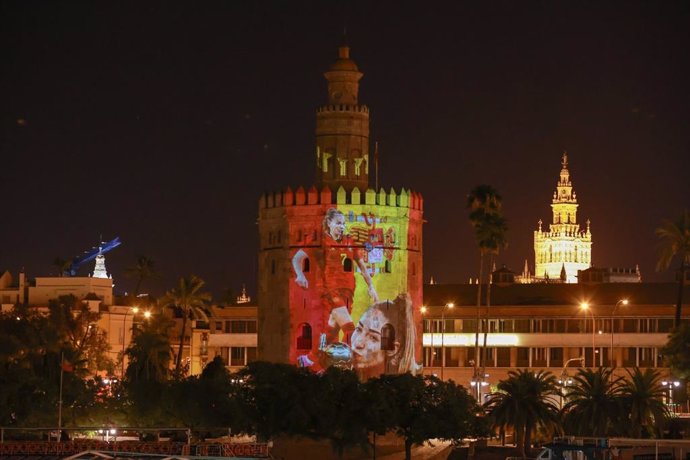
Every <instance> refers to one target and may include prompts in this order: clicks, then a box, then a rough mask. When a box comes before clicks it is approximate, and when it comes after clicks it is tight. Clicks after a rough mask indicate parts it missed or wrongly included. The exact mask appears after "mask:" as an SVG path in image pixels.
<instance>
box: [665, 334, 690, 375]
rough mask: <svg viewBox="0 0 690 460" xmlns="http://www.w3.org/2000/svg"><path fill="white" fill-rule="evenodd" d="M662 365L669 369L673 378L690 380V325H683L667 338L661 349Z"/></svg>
mask: <svg viewBox="0 0 690 460" xmlns="http://www.w3.org/2000/svg"><path fill="white" fill-rule="evenodd" d="M661 354H662V355H663V357H664V364H665V365H666V366H668V367H670V368H671V371H672V373H673V376H675V377H679V378H682V379H685V380H689V379H690V324H689V323H683V324H681V325H680V326H679V327H677V328H675V329H674V330H673V332H671V334H669V336H668V342H666V345H664V348H662V349H661Z"/></svg>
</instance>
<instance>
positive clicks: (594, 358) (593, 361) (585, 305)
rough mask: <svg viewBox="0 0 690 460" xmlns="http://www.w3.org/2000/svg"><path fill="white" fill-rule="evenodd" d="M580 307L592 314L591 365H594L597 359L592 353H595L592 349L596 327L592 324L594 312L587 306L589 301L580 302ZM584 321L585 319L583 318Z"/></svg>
mask: <svg viewBox="0 0 690 460" xmlns="http://www.w3.org/2000/svg"><path fill="white" fill-rule="evenodd" d="M580 308H581V309H582V310H583V311H588V312H589V314H590V315H592V367H594V366H595V364H596V361H597V359H596V355H595V354H594V353H595V349H594V329H596V325H595V324H594V312H593V311H592V309H591V308H590V306H589V303H587V302H582V303H581V304H580ZM585 321H586V319H585Z"/></svg>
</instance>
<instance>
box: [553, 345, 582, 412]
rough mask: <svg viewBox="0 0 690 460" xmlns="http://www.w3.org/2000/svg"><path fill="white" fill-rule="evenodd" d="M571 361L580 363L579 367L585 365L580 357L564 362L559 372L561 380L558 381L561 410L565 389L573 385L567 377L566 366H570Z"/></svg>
mask: <svg viewBox="0 0 690 460" xmlns="http://www.w3.org/2000/svg"><path fill="white" fill-rule="evenodd" d="M573 361H580V363H581V364H580V365H581V366H584V363H585V357H584V356H580V357H579V358H570V359H569V360H567V361H566V362H565V364H564V365H563V370H562V371H561V378H560V379H559V380H558V383H559V385H561V409H562V408H563V399H564V398H565V387H567V386H568V385H570V384H571V383H573V381H572V380H571V379H570V377H568V371H567V368H568V364H570V363H571V362H573Z"/></svg>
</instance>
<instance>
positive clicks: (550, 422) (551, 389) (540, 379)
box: [485, 369, 559, 457]
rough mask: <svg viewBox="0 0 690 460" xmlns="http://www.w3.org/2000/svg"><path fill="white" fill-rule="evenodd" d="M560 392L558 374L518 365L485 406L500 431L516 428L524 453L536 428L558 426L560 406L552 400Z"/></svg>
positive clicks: (517, 443) (520, 449)
mask: <svg viewBox="0 0 690 460" xmlns="http://www.w3.org/2000/svg"><path fill="white" fill-rule="evenodd" d="M558 394H559V393H558V389H557V386H556V378H555V377H554V376H553V375H552V374H551V373H550V372H545V371H539V372H536V373H533V372H530V371H528V370H526V369H518V370H517V371H510V372H508V378H507V379H506V380H501V381H500V382H499V383H498V392H496V393H493V394H491V395H489V399H488V400H487V402H486V404H485V407H486V409H487V411H488V413H489V415H490V416H491V418H492V419H493V422H494V426H495V427H497V428H499V429H500V430H501V431H503V430H505V429H506V427H513V428H514V430H515V441H516V448H517V450H518V451H519V452H520V453H521V455H522V456H523V457H525V456H526V455H525V448H529V447H530V445H531V435H532V431H533V430H535V429H537V428H539V427H544V428H549V429H556V428H557V427H558V407H557V406H556V404H555V403H554V402H553V401H555V400H556V398H557V397H558Z"/></svg>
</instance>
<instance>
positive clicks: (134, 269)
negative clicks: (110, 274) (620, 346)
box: [125, 256, 159, 297]
mask: <svg viewBox="0 0 690 460" xmlns="http://www.w3.org/2000/svg"><path fill="white" fill-rule="evenodd" d="M125 276H126V277H128V278H132V279H135V280H136V282H137V284H136V285H135V287H134V297H138V296H139V294H140V293H141V285H142V284H143V283H144V281H146V280H149V279H157V278H159V274H158V272H157V271H156V268H155V263H154V261H153V259H150V258H148V257H146V256H139V257H137V262H136V263H135V264H134V265H132V266H131V267H128V268H126V269H125Z"/></svg>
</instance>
